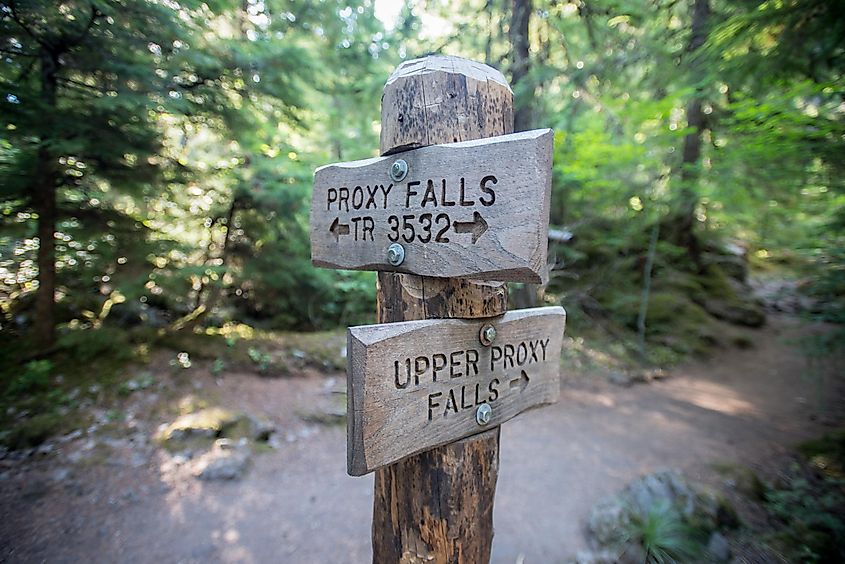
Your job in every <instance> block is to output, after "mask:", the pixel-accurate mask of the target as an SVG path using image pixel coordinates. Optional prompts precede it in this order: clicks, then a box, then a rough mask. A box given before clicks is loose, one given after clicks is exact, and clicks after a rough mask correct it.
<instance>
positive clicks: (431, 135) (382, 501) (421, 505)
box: [372, 56, 513, 564]
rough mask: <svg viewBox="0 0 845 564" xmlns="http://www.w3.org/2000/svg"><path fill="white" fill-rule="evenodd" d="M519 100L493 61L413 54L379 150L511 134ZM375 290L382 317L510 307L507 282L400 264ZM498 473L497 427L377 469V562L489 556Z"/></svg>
mask: <svg viewBox="0 0 845 564" xmlns="http://www.w3.org/2000/svg"><path fill="white" fill-rule="evenodd" d="M467 66H469V67H471V68H470V69H469V70H467V69H466V67H467ZM456 68H457V69H458V70H456ZM444 69H449V70H444ZM440 71H444V72H446V73H447V74H451V75H452V76H451V78H450V80H449V81H444V80H439V78H442V75H440V74H439V72H440ZM447 82H448V83H450V84H453V85H456V86H455V87H454V88H453V90H449V89H448V88H446V86H445V84H446V83H447ZM462 82H463V86H462V84H461V83H462ZM473 82H475V84H473ZM436 84H439V85H440V86H441V91H440V93H439V94H438V92H437V89H436V88H435V85H436ZM425 89H428V90H429V91H430V92H433V94H434V98H433V99H431V100H430V101H431V102H432V103H431V104H429V105H428V106H426V104H425V102H424V101H422V100H423V99H422V95H423V91H424V90H425ZM458 90H460V91H466V92H474V93H475V96H476V98H477V100H475V101H474V102H467V103H464V102H461V101H456V100H455V98H457V96H454V95H453V94H455V93H456V92H457V91H458ZM436 99H439V100H440V102H436ZM415 104H416V105H415ZM449 104H451V106H448V105H449ZM465 106H472V107H475V108H481V111H480V112H479V113H477V114H476V116H475V118H474V119H473V116H470V115H468V114H462V115H459V116H458V122H459V123H462V127H460V128H459V129H458V130H457V131H452V130H450V129H449V128H448V127H447V126H446V124H447V123H454V122H452V121H451V117H450V115H449V114H448V111H449V110H450V109H451V110H452V111H453V112H456V113H457V110H459V109H460V108H462V107H465ZM512 109H513V93H512V92H511V90H510V88H509V87H508V86H507V83H506V82H505V80H504V77H502V75H501V73H499V72H498V71H496V70H495V69H493V68H491V67H488V66H486V65H481V64H479V63H475V62H473V61H466V60H465V59H456V58H454V57H442V56H430V57H426V58H424V59H416V60H413V61H407V62H405V63H403V64H402V65H400V66H399V67H398V68H397V69H396V71H395V72H394V73H393V75H391V77H390V79H388V82H387V84H386V85H385V88H384V96H383V98H382V107H381V154H383V155H386V154H391V153H395V152H398V151H401V150H404V149H409V148H413V147H419V146H423V145H430V144H434V143H449V142H454V141H467V140H470V139H481V138H484V137H492V136H495V135H504V134H507V133H512V132H513V111H512ZM427 110H428V111H427ZM377 298H378V307H377V311H378V319H379V321H380V322H384V323H387V322H393V321H406V320H412V319H424V318H437V317H456V318H458V317H465V318H482V317H491V316H495V315H501V314H503V313H504V312H505V311H506V310H507V303H508V295H507V285H506V284H505V283H504V282H490V281H487V282H477V281H474V280H469V279H466V278H426V277H424V276H416V275H413V274H401V273H396V272H379V273H378V293H377ZM498 475H499V427H495V428H493V429H490V430H488V431H484V432H482V433H479V434H478V435H475V436H473V437H469V438H466V439H462V440H460V441H457V442H455V443H451V444H448V445H443V446H441V447H436V448H434V449H432V450H429V451H426V452H423V453H420V454H416V455H413V456H409V457H408V458H404V459H402V460H400V461H399V462H397V463H395V464H391V465H389V466H385V467H383V468H379V469H377V470H376V471H375V483H374V503H373V529H372V530H373V537H372V538H373V562H377V563H383V562H434V563H435V564H440V563H447V562H449V563H452V562H461V563H473V564H475V563H482V562H487V561H489V559H490V547H491V545H492V542H493V510H492V509H493V500H494V498H495V495H496V480H497V478H498ZM434 477H436V478H434Z"/></svg>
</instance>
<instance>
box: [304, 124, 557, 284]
mask: <svg viewBox="0 0 845 564" xmlns="http://www.w3.org/2000/svg"><path fill="white" fill-rule="evenodd" d="M552 137H553V135H552V131H551V130H550V129H538V130H534V131H526V132H523V133H515V134H512V135H502V136H499V137H490V138H486V139H479V140H476V141H465V142H460V143H450V144H446V145H431V146H428V147H422V148H419V149H414V150H411V151H406V152H404V153H399V154H396V155H392V156H389V157H379V158H374V159H367V160H362V161H354V162H348V163H339V164H332V165H327V166H324V167H321V168H318V169H317V171H316V172H315V174H314V195H313V199H312V203H311V260H312V262H313V263H314V264H315V265H316V266H322V267H326V268H347V269H352V270H390V271H398V272H407V273H411V274H419V275H423V276H435V277H472V278H475V279H479V280H499V281H501V280H504V281H516V282H529V283H541V282H545V281H546V280H547V273H546V248H547V244H548V243H547V239H546V237H547V232H548V226H549V198H550V195H551V168H552ZM397 244H398V245H401V246H402V249H401V251H402V254H403V255H404V256H403V258H402V259H401V262H397V260H399V259H397V257H396V255H395V253H394V255H393V256H392V258H393V259H394V260H393V261H390V260H389V258H388V256H389V253H388V249H389V247H390V246H391V245H394V248H395V247H396V245H397Z"/></svg>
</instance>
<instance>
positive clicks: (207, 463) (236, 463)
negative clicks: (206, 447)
mask: <svg viewBox="0 0 845 564" xmlns="http://www.w3.org/2000/svg"><path fill="white" fill-rule="evenodd" d="M249 460H250V450H249V447H248V446H246V445H245V444H243V445H239V444H235V443H233V442H232V441H230V440H228V439H218V440H217V441H215V442H214V446H213V447H212V448H211V450H210V451H208V452H206V453H205V454H203V455H201V456H199V457H198V458H197V459H196V460H195V461H194V463H193V468H192V473H193V475H194V476H196V477H197V478H199V479H200V480H236V479H238V478H240V477H241V476H243V474H244V472H245V471H246V468H247V466H248V464H249Z"/></svg>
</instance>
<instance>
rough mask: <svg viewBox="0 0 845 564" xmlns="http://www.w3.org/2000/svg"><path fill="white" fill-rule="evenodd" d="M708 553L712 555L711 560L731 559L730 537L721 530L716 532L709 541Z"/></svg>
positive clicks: (723, 560)
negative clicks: (726, 536) (727, 537)
mask: <svg viewBox="0 0 845 564" xmlns="http://www.w3.org/2000/svg"><path fill="white" fill-rule="evenodd" d="M707 554H709V555H710V558H711V560H710V561H711V562H727V561H729V560H730V559H731V545H730V543H729V542H728V539H726V538H725V537H724V535H722V534H721V533H720V532H718V531H716V532H714V533H713V534H712V535H710V540H709V541H708V542H707Z"/></svg>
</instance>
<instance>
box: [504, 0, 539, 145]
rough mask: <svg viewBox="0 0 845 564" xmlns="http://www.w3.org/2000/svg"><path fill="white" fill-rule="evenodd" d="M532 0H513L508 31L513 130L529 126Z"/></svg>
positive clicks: (531, 92) (532, 91) (531, 89)
mask: <svg viewBox="0 0 845 564" xmlns="http://www.w3.org/2000/svg"><path fill="white" fill-rule="evenodd" d="M531 11H532V0H513V11H512V12H511V25H510V31H509V33H508V35H509V38H510V43H511V49H512V51H511V53H512V55H511V56H512V60H511V82H512V84H513V88H514V90H515V92H516V104H515V106H516V107H515V108H514V112H513V121H514V127H513V128H514V131H525V130H527V129H530V128H531V105H532V103H533V98H534V88H533V84H532V82H531V77H530V76H529V75H530V71H531V54H530V41H529V37H528V31H529V26H530V23H531Z"/></svg>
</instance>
